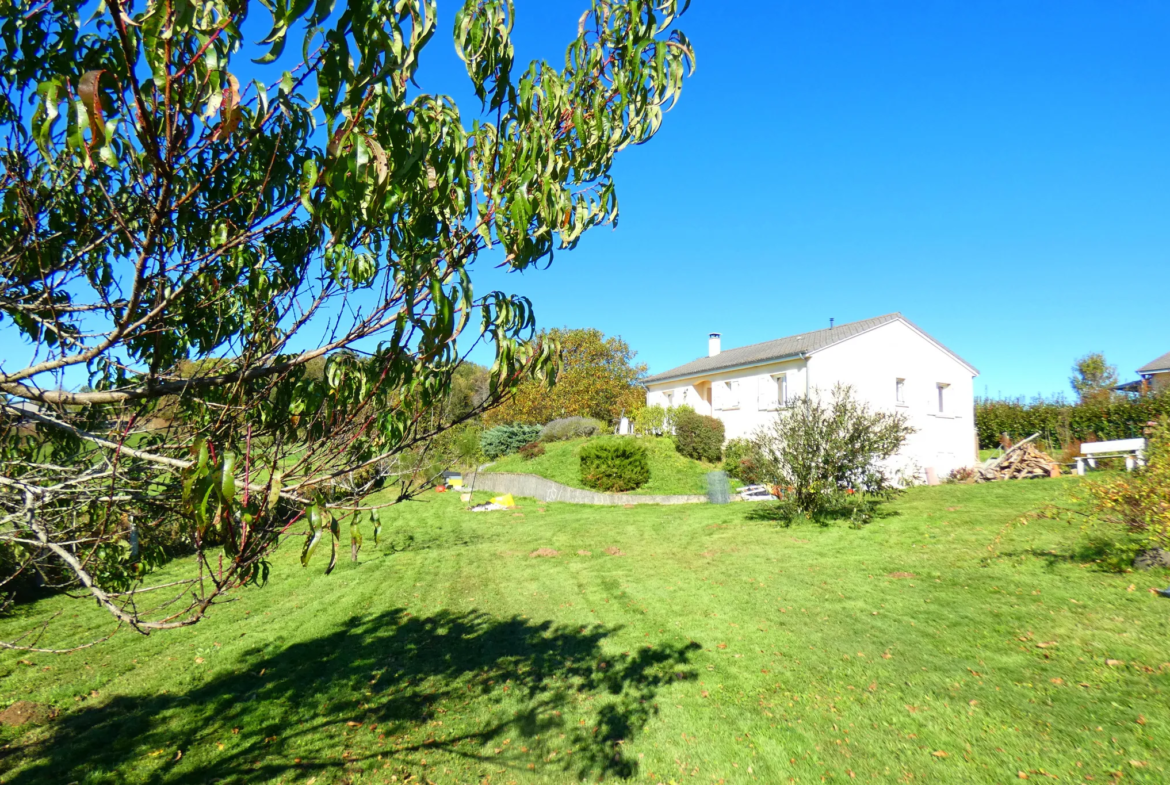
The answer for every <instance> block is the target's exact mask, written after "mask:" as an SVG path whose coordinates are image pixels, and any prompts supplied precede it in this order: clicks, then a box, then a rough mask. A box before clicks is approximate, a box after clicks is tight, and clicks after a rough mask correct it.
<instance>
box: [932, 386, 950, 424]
mask: <svg viewBox="0 0 1170 785" xmlns="http://www.w3.org/2000/svg"><path fill="white" fill-rule="evenodd" d="M950 386H951V385H950V384H948V383H947V382H937V383H936V384H935V388H936V389H937V390H938V412H937V414H938V415H939V416H940V417H946V416H947V414H949V412H948V411H947V398H948V397H950V396H948V395H947V388H949V387H950Z"/></svg>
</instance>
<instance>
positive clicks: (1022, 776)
mask: <svg viewBox="0 0 1170 785" xmlns="http://www.w3.org/2000/svg"><path fill="white" fill-rule="evenodd" d="M1016 776H1017V777H1019V778H1020V779H1022V780H1026V779H1028V775H1027V773H1026V772H1023V771H1020V772H1016Z"/></svg>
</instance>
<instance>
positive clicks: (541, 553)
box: [528, 548, 561, 559]
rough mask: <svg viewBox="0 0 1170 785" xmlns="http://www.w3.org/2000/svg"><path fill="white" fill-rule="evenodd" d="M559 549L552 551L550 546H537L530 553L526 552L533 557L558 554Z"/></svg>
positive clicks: (559, 553)
mask: <svg viewBox="0 0 1170 785" xmlns="http://www.w3.org/2000/svg"><path fill="white" fill-rule="evenodd" d="M560 555H561V552H560V551H554V550H553V549H552V548H537V549H536V550H534V551H533V552H532V553H530V554H528V557H529V558H532V559H535V558H536V557H538V556H550V557H551V556H560Z"/></svg>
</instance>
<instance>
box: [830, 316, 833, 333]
mask: <svg viewBox="0 0 1170 785" xmlns="http://www.w3.org/2000/svg"><path fill="white" fill-rule="evenodd" d="M829 329H830V330H832V329H833V317H832V316H830V317H829Z"/></svg>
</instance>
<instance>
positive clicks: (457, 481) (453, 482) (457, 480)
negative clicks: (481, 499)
mask: <svg viewBox="0 0 1170 785" xmlns="http://www.w3.org/2000/svg"><path fill="white" fill-rule="evenodd" d="M447 484H448V485H450V486H451V487H452V488H462V487H463V478H462V477H452V478H451V479H450V480H449V481H448V482H447Z"/></svg>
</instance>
